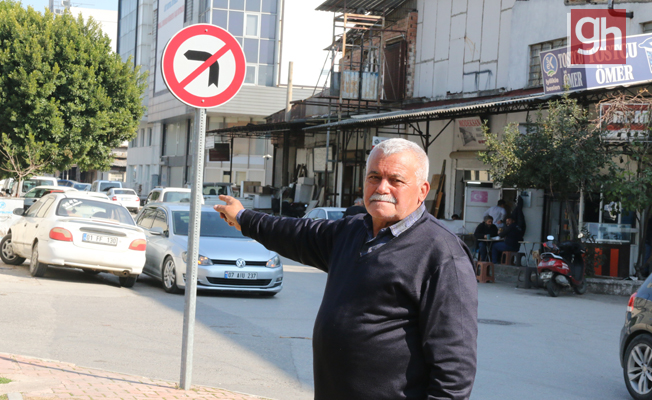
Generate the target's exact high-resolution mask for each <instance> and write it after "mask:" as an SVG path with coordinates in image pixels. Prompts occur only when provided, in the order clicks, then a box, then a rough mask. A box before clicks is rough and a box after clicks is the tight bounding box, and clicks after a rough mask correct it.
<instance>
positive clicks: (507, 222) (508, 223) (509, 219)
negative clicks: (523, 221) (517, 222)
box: [505, 218, 514, 226]
mask: <svg viewBox="0 0 652 400" xmlns="http://www.w3.org/2000/svg"><path fill="white" fill-rule="evenodd" d="M512 222H514V220H513V219H511V218H507V219H506V220H505V223H506V224H507V225H508V226H509V225H511V224H512Z"/></svg>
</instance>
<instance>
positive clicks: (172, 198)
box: [163, 192, 190, 203]
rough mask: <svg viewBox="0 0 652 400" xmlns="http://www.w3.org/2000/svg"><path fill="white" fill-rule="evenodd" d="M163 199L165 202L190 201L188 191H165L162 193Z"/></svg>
mask: <svg viewBox="0 0 652 400" xmlns="http://www.w3.org/2000/svg"><path fill="white" fill-rule="evenodd" d="M163 201H165V202H167V203H179V202H182V201H183V202H187V201H190V193H189V192H167V193H165V195H163Z"/></svg>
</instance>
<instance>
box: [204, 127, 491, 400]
mask: <svg viewBox="0 0 652 400" xmlns="http://www.w3.org/2000/svg"><path fill="white" fill-rule="evenodd" d="M427 177H428V156H427V155H426V153H425V152H424V151H423V150H422V149H421V148H420V147H419V146H417V145H416V144H414V143H413V142H410V141H408V140H405V139H389V140H386V141H384V142H382V143H381V144H379V145H377V146H375V147H374V148H373V150H372V151H371V153H370V154H369V158H368V160H367V169H366V177H365V183H364V203H365V206H366V208H367V212H368V214H358V215H355V216H353V217H346V218H343V219H339V220H336V221H329V220H319V221H313V220H310V219H294V218H283V217H273V216H270V215H267V214H265V213H259V212H255V211H252V210H245V209H243V207H242V204H240V202H238V201H237V200H236V199H234V198H232V197H227V196H221V197H220V199H221V200H223V201H225V203H226V204H225V205H216V206H214V208H215V210H216V211H218V212H220V213H221V216H222V218H224V219H225V220H226V221H227V222H228V223H229V225H231V226H235V227H236V228H237V229H240V230H242V233H243V234H244V235H245V236H248V237H251V238H253V239H255V240H257V241H259V242H260V243H262V244H263V245H265V247H267V248H268V249H270V250H273V251H276V252H277V253H279V254H280V255H283V256H285V257H288V258H291V259H293V260H297V261H299V262H301V263H303V264H307V265H311V266H314V267H317V268H319V269H321V270H323V271H325V272H327V273H328V279H327V281H326V288H325V291H324V295H323V299H322V304H321V307H320V309H319V312H318V314H317V318H316V320H315V326H314V330H313V341H312V343H313V366H314V379H315V399H316V400H333V399H338V400H340V399H355V400H379V399H388V400H390V399H391V400H398V399H460V400H461V399H468V398H469V397H470V394H471V389H472V387H473V382H474V380H475V373H476V362H477V333H478V325H477V307H478V294H477V283H476V276H475V272H474V270H473V265H472V260H471V255H470V253H469V250H468V248H467V247H466V246H465V245H464V244H463V243H462V242H461V240H460V239H458V237H457V236H456V235H455V234H453V233H451V232H450V231H448V230H447V229H446V228H445V227H444V226H443V225H441V224H440V222H439V221H438V220H437V219H436V218H434V217H433V216H432V215H430V214H429V213H428V212H426V210H425V206H424V204H423V202H424V200H425V198H426V196H427V194H428V191H429V190H430V184H429V183H428V179H427Z"/></svg>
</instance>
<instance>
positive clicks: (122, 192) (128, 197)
mask: <svg viewBox="0 0 652 400" xmlns="http://www.w3.org/2000/svg"><path fill="white" fill-rule="evenodd" d="M106 196H107V197H108V198H109V200H111V201H115V202H117V203H118V204H121V205H122V206H123V207H126V208H127V210H129V211H132V212H138V210H140V197H138V194H137V193H136V191H135V190H133V189H119V188H111V189H109V191H108V192H106Z"/></svg>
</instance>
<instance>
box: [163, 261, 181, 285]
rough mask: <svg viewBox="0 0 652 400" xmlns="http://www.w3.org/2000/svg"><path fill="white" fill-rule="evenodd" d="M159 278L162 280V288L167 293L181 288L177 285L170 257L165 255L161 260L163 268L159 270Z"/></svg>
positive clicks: (175, 273)
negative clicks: (163, 259)
mask: <svg viewBox="0 0 652 400" xmlns="http://www.w3.org/2000/svg"><path fill="white" fill-rule="evenodd" d="M161 280H162V281H163V289H165V291H166V292H168V293H180V292H181V289H180V288H179V286H177V271H176V267H175V265H174V260H173V259H172V257H167V258H166V259H165V261H163V269H162V270H161Z"/></svg>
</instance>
